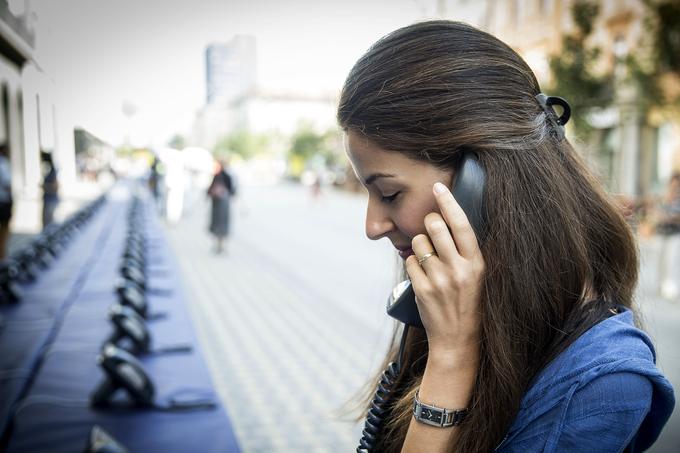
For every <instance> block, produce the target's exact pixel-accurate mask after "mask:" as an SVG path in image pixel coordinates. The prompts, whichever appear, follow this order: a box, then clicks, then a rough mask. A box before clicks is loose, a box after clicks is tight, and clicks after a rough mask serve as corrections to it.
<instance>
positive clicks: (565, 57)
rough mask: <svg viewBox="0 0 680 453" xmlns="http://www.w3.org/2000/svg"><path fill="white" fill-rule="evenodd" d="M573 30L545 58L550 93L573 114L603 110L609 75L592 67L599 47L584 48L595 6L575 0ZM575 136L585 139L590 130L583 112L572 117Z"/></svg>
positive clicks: (610, 98) (610, 92) (609, 99)
mask: <svg viewBox="0 0 680 453" xmlns="http://www.w3.org/2000/svg"><path fill="white" fill-rule="evenodd" d="M571 14H572V18H573V20H574V24H575V25H576V30H575V31H574V32H573V33H571V34H567V35H565V36H564V37H563V40H562V48H561V51H560V53H559V54H558V55H553V56H551V57H550V58H549V65H550V70H551V72H552V79H553V85H552V87H551V90H552V91H553V92H555V93H558V94H559V96H562V97H564V98H565V99H567V100H568V101H569V104H570V105H571V107H572V110H573V111H575V112H586V111H588V110H590V109H592V108H597V107H600V108H604V107H607V106H609V105H611V103H612V102H613V93H614V86H613V75H612V74H596V73H595V72H594V69H593V67H594V66H595V64H596V63H597V61H598V59H599V58H600V55H601V52H602V51H601V49H600V48H599V47H593V46H588V45H587V39H588V37H589V36H590V35H591V33H592V31H593V24H594V22H595V19H596V18H597V16H598V14H599V5H597V4H596V3H594V2H591V1H587V0H578V1H576V2H575V3H574V5H573V7H572V10H571ZM572 118H573V121H574V129H575V132H576V134H577V135H579V136H581V137H585V136H587V135H589V133H590V132H591V131H592V127H591V126H590V124H589V123H588V121H587V120H586V116H585V115H583V113H580V114H579V113H577V114H576V115H572Z"/></svg>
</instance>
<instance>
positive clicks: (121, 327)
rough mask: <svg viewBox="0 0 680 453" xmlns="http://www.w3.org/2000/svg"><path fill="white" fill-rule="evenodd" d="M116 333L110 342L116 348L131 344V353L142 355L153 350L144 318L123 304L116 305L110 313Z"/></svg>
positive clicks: (112, 335) (110, 338)
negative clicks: (141, 353)
mask: <svg viewBox="0 0 680 453" xmlns="http://www.w3.org/2000/svg"><path fill="white" fill-rule="evenodd" d="M109 319H110V320H111V322H112V323H113V326H114V332H113V334H111V336H110V337H109V339H108V341H109V342H111V343H113V344H114V345H116V346H119V347H120V346H121V345H124V344H129V348H125V349H129V352H132V353H133V354H134V353H140V352H149V351H150V350H151V335H150V334H149V329H147V327H146V324H145V323H144V318H142V317H141V316H140V315H139V314H138V313H137V312H136V311H135V310H133V309H132V308H130V307H126V306H124V305H121V304H114V305H113V306H111V309H110V311H109Z"/></svg>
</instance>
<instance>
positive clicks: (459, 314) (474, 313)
mask: <svg viewBox="0 0 680 453" xmlns="http://www.w3.org/2000/svg"><path fill="white" fill-rule="evenodd" d="M433 191H434V196H435V199H436V200H437V204H438V206H439V210H440V211H441V214H439V213H434V212H433V213H430V214H428V215H427V216H426V217H425V228H426V230H427V235H425V234H419V235H418V236H416V237H414V238H413V240H412V243H411V244H412V249H413V252H414V253H415V255H412V256H410V257H408V259H407V260H406V270H407V272H408V274H409V276H410V278H411V284H412V285H413V289H414V291H415V294H416V302H417V304H418V310H419V312H420V317H421V319H422V321H423V325H424V327H425V330H426V332H427V338H428V345H429V360H432V359H436V360H437V362H440V363H447V362H448V363H451V364H453V363H456V362H458V361H459V360H460V359H463V358H465V359H471V360H473V361H474V362H476V358H477V354H478V348H479V325H480V310H479V303H480V302H479V300H480V294H481V281H482V275H483V273H484V266H485V264H484V258H483V256H482V253H481V251H480V249H479V244H478V243H477V237H476V236H475V233H474V230H473V229H472V226H471V225H470V222H469V221H468V219H467V216H466V215H465V212H463V210H462V208H461V207H460V205H459V204H458V202H456V200H455V199H454V197H453V195H452V194H451V192H450V191H449V189H448V188H447V187H446V186H445V185H443V184H441V183H437V184H435V185H434V188H433ZM447 226H448V227H447ZM449 230H450V231H449ZM433 252H434V253H435V255H431V256H430V257H429V258H427V259H426V260H424V261H423V262H422V264H419V263H418V259H419V258H422V257H424V256H426V255H427V254H429V253H433Z"/></svg>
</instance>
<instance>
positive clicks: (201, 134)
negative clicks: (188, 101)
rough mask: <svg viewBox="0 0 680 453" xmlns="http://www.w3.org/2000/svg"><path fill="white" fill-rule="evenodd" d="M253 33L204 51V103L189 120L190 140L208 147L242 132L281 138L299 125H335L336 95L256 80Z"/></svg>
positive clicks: (320, 126)
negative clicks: (276, 86) (274, 86)
mask: <svg viewBox="0 0 680 453" xmlns="http://www.w3.org/2000/svg"><path fill="white" fill-rule="evenodd" d="M256 61H257V51H256V43H255V38H254V37H252V36H244V35H237V36H235V37H234V38H233V39H232V40H231V41H229V42H227V43H213V44H210V45H209V46H207V47H206V50H205V70H206V74H205V81H206V96H205V105H204V106H203V107H202V108H201V109H200V110H199V111H198V112H197V114H196V120H195V121H194V131H193V140H192V142H193V144H194V145H197V146H200V147H203V148H206V149H209V150H211V149H213V148H214V147H215V145H216V144H217V143H218V142H219V141H220V140H221V139H222V138H224V137H226V136H228V135H230V134H232V133H234V132H237V131H247V132H251V133H255V134H272V135H273V136H277V137H279V138H280V140H278V143H279V144H280V145H281V147H282V148H281V149H280V150H279V151H280V152H284V151H285V150H284V149H283V147H285V146H286V145H285V144H286V143H287V141H286V140H287V138H289V137H290V136H292V135H293V134H294V133H295V131H296V130H297V129H298V128H299V127H301V126H302V125H304V126H307V127H310V126H311V127H312V128H314V129H316V130H319V131H325V130H328V129H329V128H332V127H335V126H336V123H335V109H336V105H337V102H336V99H335V96H334V95H331V94H327V93H307V92H303V93H301V92H292V91H286V90H283V91H282V90H280V89H279V90H272V89H271V88H269V87H262V86H260V85H259V84H258V83H257V69H256V66H257V64H256Z"/></svg>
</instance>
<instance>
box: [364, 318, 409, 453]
mask: <svg viewBox="0 0 680 453" xmlns="http://www.w3.org/2000/svg"><path fill="white" fill-rule="evenodd" d="M408 327H409V326H408V325H404V331H403V332H402V334H401V341H400V344H399V355H398V356H397V363H394V362H390V364H389V365H387V368H386V369H385V371H384V372H383V374H382V377H381V378H380V382H378V388H377V389H376V391H375V396H374V397H373V401H372V402H371V408H370V409H369V410H368V414H366V422H365V423H364V430H363V432H362V433H361V440H360V441H359V446H358V447H357V453H371V452H372V451H373V450H374V448H375V445H376V442H377V440H378V435H379V434H380V431H381V430H382V427H383V422H384V415H385V411H386V410H387V404H388V403H389V400H390V395H391V394H392V392H393V391H394V384H395V383H396V381H397V378H398V377H399V373H400V371H401V365H402V358H403V355H404V346H405V344H406V336H407V335H408Z"/></svg>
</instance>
